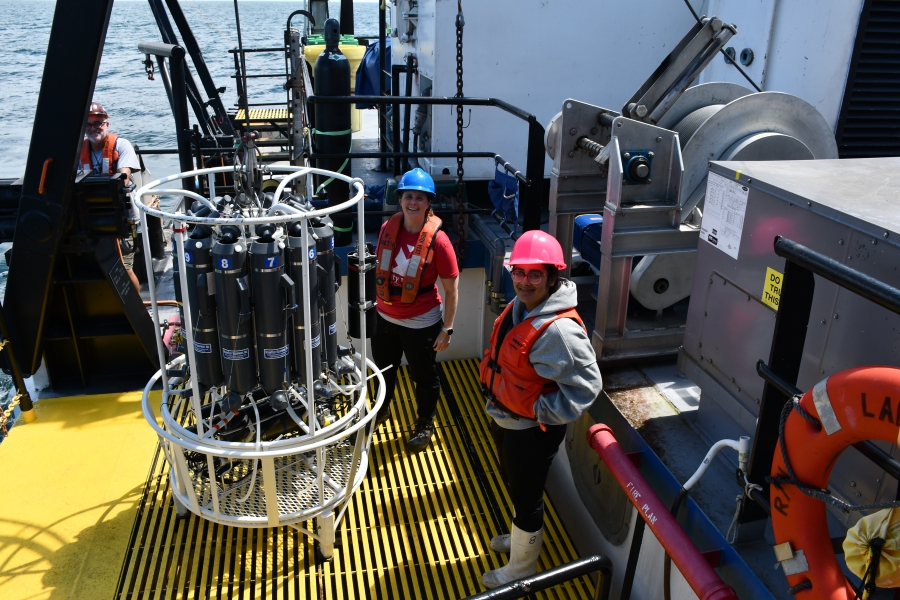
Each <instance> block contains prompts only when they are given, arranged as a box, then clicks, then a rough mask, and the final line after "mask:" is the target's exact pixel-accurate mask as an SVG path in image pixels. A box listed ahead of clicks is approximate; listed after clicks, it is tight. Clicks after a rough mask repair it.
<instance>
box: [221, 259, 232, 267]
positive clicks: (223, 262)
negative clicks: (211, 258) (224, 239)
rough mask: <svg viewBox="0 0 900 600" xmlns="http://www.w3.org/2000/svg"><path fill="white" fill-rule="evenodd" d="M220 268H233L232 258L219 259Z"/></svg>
mask: <svg viewBox="0 0 900 600" xmlns="http://www.w3.org/2000/svg"><path fill="white" fill-rule="evenodd" d="M219 268H220V269H230V268H231V259H230V258H223V259H221V260H220V261H219Z"/></svg>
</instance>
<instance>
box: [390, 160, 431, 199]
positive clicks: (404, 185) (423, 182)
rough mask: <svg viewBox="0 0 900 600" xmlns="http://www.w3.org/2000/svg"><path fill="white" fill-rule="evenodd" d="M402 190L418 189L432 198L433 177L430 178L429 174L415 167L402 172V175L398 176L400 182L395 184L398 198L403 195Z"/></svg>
mask: <svg viewBox="0 0 900 600" xmlns="http://www.w3.org/2000/svg"><path fill="white" fill-rule="evenodd" d="M404 190H418V191H420V192H425V193H426V194H428V195H429V196H430V197H431V198H434V179H432V178H431V175H429V174H428V173H426V172H425V171H423V170H422V169H420V168H418V167H416V168H415V169H413V170H412V171H407V172H406V173H404V174H403V177H401V178H400V183H398V184H397V197H398V198H399V197H400V196H402V195H403V191H404Z"/></svg>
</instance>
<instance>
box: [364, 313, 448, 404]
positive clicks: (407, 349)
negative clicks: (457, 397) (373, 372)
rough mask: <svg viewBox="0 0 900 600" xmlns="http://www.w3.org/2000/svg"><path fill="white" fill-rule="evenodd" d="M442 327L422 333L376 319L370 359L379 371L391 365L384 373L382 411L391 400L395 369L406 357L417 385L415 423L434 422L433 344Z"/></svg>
mask: <svg viewBox="0 0 900 600" xmlns="http://www.w3.org/2000/svg"><path fill="white" fill-rule="evenodd" d="M443 325H444V322H443V321H438V322H437V323H435V324H434V325H431V326H429V327H425V328H423V329H410V328H409V327H403V326H401V325H397V324H396V323H391V322H390V321H388V320H386V319H384V318H382V316H381V315H378V321H377V323H376V325H375V335H374V336H373V337H372V359H373V360H374V361H375V364H376V365H378V367H379V368H384V367H386V366H387V365H393V367H391V368H390V369H388V370H387V371H385V372H384V385H385V396H384V407H383V408H382V410H387V408H388V407H389V406H390V405H391V401H392V400H393V399H394V387H395V386H396V384H397V367H399V366H400V361H401V360H402V358H403V355H404V354H405V355H406V362H407V363H408V364H409V374H410V376H411V377H412V380H413V381H414V382H415V384H416V404H417V412H418V415H417V416H418V420H419V421H420V422H421V421H425V420H428V419H433V418H434V416H435V415H436V414H437V403H438V400H439V399H440V397H441V382H440V379H439V378H438V372H437V363H436V362H435V354H436V353H435V351H434V340H435V338H437V336H438V334H439V333H440V332H441V327H443Z"/></svg>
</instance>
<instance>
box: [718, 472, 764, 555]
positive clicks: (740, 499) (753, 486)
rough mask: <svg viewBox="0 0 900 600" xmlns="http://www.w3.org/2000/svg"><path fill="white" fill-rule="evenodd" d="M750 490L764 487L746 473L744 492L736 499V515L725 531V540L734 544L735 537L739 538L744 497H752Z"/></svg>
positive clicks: (759, 489)
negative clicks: (739, 519) (738, 528)
mask: <svg viewBox="0 0 900 600" xmlns="http://www.w3.org/2000/svg"><path fill="white" fill-rule="evenodd" d="M750 490H757V491H760V492H761V491H763V487H762V486H761V485H758V484H755V483H750V480H748V479H747V474H746V473H744V493H743V494H741V495H739V496H737V497H735V499H734V501H735V502H736V503H737V508H736V509H735V511H734V516H733V517H732V518H731V525H729V526H728V531H727V532H726V533H725V541H726V542H728V543H729V544H730V545H734V542H735V539H736V538H737V528H736V527H735V525H737V522H738V517H739V516H740V514H741V507H742V506H743V503H744V502H743V501H744V498H745V497H746V498H748V499H749V498H750ZM732 530H733V531H734V535H732V533H731V532H732Z"/></svg>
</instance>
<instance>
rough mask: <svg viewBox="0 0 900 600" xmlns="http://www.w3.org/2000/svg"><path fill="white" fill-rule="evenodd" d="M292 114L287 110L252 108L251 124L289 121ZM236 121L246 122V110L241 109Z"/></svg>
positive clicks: (235, 117) (238, 111) (236, 115)
mask: <svg viewBox="0 0 900 600" xmlns="http://www.w3.org/2000/svg"><path fill="white" fill-rule="evenodd" d="M289 118H290V113H289V112H288V109H286V108H251V109H250V122H251V123H252V122H253V121H287V120H288V119H289ZM234 119H235V121H243V120H244V109H243V108H239V109H238V110H237V113H236V114H235V115H234Z"/></svg>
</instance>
